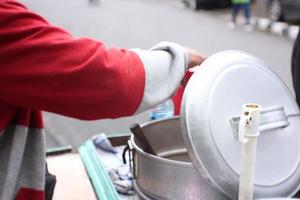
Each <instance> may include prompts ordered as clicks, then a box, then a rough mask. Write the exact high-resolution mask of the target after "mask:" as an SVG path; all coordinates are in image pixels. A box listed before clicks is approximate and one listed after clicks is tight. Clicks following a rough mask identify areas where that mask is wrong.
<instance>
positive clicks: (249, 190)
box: [239, 103, 261, 200]
mask: <svg viewBox="0 0 300 200" xmlns="http://www.w3.org/2000/svg"><path fill="white" fill-rule="evenodd" d="M260 111H261V106H260V105H258V104H253V103H249V104H245V105H243V113H242V115H241V119H240V123H239V140H240V142H241V143H242V146H241V167H240V185H239V200H253V192H254V177H255V176H254V175H255V160H256V146H257V137H258V136H259V123H260Z"/></svg>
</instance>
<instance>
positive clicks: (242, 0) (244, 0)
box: [228, 0, 252, 31]
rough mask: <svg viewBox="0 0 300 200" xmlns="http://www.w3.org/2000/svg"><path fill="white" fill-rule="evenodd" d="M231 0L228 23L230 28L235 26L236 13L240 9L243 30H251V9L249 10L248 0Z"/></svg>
mask: <svg viewBox="0 0 300 200" xmlns="http://www.w3.org/2000/svg"><path fill="white" fill-rule="evenodd" d="M231 2H232V12H231V21H230V22H229V23H228V27H229V28H230V29H234V28H235V26H236V18H237V15H238V13H239V11H240V9H242V10H243V11H244V16H245V30H246V31H252V25H251V21H250V19H251V11H250V0H231Z"/></svg>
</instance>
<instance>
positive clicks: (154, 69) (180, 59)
mask: <svg viewBox="0 0 300 200" xmlns="http://www.w3.org/2000/svg"><path fill="white" fill-rule="evenodd" d="M132 51H134V52H135V53H136V54H137V55H138V56H139V58H140V59H141V61H142V63H143V65H144V68H145V76H146V77H145V89H144V95H143V99H142V102H141V104H140V106H139V108H138V109H137V111H136V114H137V113H140V112H143V111H145V110H147V109H149V108H151V107H154V106H155V105H158V104H160V103H162V102H163V101H165V100H167V99H168V98H169V97H171V95H172V94H173V93H174V92H175V90H176V89H177V88H178V86H179V85H180V82H181V80H182V78H183V77H184V74H185V72H186V70H187V62H188V59H187V51H186V49H185V48H184V47H182V46H180V45H179V44H176V43H171V42H162V43H159V44H158V45H156V46H154V47H153V48H152V49H150V51H145V50H140V49H132Z"/></svg>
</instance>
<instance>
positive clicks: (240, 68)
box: [181, 51, 300, 199]
mask: <svg viewBox="0 0 300 200" xmlns="http://www.w3.org/2000/svg"><path fill="white" fill-rule="evenodd" d="M245 103H257V104H260V105H262V108H269V107H274V106H280V107H283V108H284V112H285V113H286V116H287V120H288V124H289V125H288V126H273V124H274V123H271V124H270V125H272V129H266V130H267V131H266V132H264V133H261V135H260V136H259V138H258V147H257V157H256V159H257V162H256V174H255V187H254V197H255V198H264V197H269V198H270V197H288V196H291V195H293V194H294V193H295V192H296V191H297V190H298V189H299V182H300V134H299V127H300V119H299V116H297V114H298V113H299V109H298V106H297V104H296V102H295V100H294V98H293V97H292V96H291V94H290V92H289V91H288V89H287V87H286V86H285V85H284V83H283V82H282V81H281V80H280V79H279V78H278V77H277V76H276V75H275V74H274V73H273V72H272V71H271V70H269V69H268V67H267V66H266V64H265V63H263V62H262V61H260V60H259V59H257V58H254V57H253V56H251V55H248V54H246V53H244V52H239V51H224V52H220V53H217V54H215V55H212V56H210V57H209V58H208V59H207V60H206V61H205V62H204V63H203V64H202V65H201V68H200V69H199V70H198V71H196V72H195V73H194V75H193V76H192V77H191V79H190V81H189V82H188V85H187V87H186V89H185V93H184V97H183V102H182V107H181V122H182V124H181V126H182V128H183V133H184V136H183V138H184V142H185V144H186V148H187V150H188V152H189V155H190V158H191V160H192V162H193V164H194V165H195V167H196V169H197V170H198V171H199V172H200V173H201V175H202V177H203V178H206V179H208V180H209V181H210V182H211V183H212V184H211V185H212V186H214V187H215V188H216V189H218V190H219V191H222V192H223V193H224V194H226V195H227V196H228V197H230V198H231V199H237V195H238V184H239V173H240V169H239V167H240V152H241V145H240V143H239V141H238V140H236V139H235V138H234V136H233V133H232V129H231V126H230V122H229V120H230V119H232V117H234V116H236V115H238V114H239V113H240V112H241V109H242V107H241V106H242V105H243V104H245ZM270 122H273V121H270ZM268 125H269V124H268Z"/></svg>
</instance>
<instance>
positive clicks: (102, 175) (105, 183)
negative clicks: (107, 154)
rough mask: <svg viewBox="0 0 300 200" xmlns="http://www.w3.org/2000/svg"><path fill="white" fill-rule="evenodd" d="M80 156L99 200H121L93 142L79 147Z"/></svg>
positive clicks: (87, 142) (89, 141)
mask: <svg viewBox="0 0 300 200" xmlns="http://www.w3.org/2000/svg"><path fill="white" fill-rule="evenodd" d="M79 154H80V157H81V160H82V162H83V164H84V166H85V169H86V171H87V173H88V175H89V177H90V179H91V182H92V184H93V187H94V190H95V193H96V195H97V198H98V199H100V200H120V197H119V195H118V193H117V191H116V189H115V187H114V185H113V183H112V181H111V179H110V177H109V175H108V173H107V170H106V168H105V167H104V166H103V164H102V162H101V160H100V159H99V158H98V154H97V151H96V148H95V146H94V144H93V142H92V141H91V140H88V141H86V142H85V143H84V144H83V145H81V146H80V147H79Z"/></svg>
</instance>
